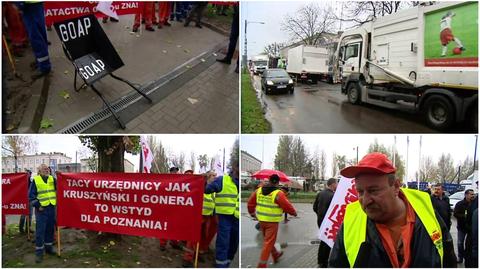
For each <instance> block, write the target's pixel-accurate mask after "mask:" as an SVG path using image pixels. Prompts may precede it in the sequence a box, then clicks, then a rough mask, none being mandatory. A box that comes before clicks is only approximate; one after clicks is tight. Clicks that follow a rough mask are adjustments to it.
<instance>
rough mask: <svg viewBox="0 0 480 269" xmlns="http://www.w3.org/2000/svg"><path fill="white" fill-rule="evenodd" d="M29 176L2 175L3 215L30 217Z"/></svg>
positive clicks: (18, 174)
mask: <svg viewBox="0 0 480 269" xmlns="http://www.w3.org/2000/svg"><path fill="white" fill-rule="evenodd" d="M28 181H29V178H28V174H27V173H14V174H2V214H4V215H28V213H29V212H28Z"/></svg>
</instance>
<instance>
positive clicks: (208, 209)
mask: <svg viewBox="0 0 480 269" xmlns="http://www.w3.org/2000/svg"><path fill="white" fill-rule="evenodd" d="M214 197H215V194H214V193H211V194H205V193H204V194H203V208H202V215H203V216H211V215H213V211H214V210H215V198H214Z"/></svg>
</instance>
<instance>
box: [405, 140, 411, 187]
mask: <svg viewBox="0 0 480 269" xmlns="http://www.w3.org/2000/svg"><path fill="white" fill-rule="evenodd" d="M409 146H410V139H409V138H408V135H407V163H406V164H405V184H406V187H407V188H408V147H409Z"/></svg>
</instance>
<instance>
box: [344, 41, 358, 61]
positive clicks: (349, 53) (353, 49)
mask: <svg viewBox="0 0 480 269" xmlns="http://www.w3.org/2000/svg"><path fill="white" fill-rule="evenodd" d="M352 57H358V44H352V45H348V46H347V49H346V51H345V61H346V60H348V59H349V58H352Z"/></svg>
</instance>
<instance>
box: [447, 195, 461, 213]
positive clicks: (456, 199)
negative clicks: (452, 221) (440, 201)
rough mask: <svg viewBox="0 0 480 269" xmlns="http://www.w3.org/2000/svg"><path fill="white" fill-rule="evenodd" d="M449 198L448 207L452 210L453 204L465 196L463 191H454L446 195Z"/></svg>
mask: <svg viewBox="0 0 480 269" xmlns="http://www.w3.org/2000/svg"><path fill="white" fill-rule="evenodd" d="M448 198H449V199H450V208H451V209H452V210H453V209H454V208H455V205H456V204H457V203H458V202H460V201H462V200H463V198H465V191H459V192H456V193H454V194H452V195H450V196H449V197H448Z"/></svg>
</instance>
